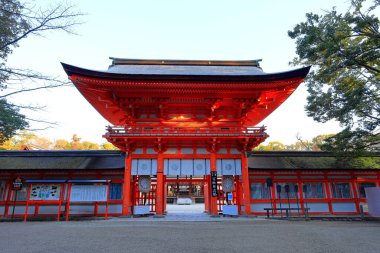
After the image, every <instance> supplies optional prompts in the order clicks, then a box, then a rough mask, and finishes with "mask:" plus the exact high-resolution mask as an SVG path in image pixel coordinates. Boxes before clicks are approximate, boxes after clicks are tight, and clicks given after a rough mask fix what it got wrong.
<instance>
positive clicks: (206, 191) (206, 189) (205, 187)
mask: <svg viewBox="0 0 380 253" xmlns="http://www.w3.org/2000/svg"><path fill="white" fill-rule="evenodd" d="M209 181H210V179H209V176H205V182H204V185H203V194H204V196H205V200H204V201H205V212H207V213H209V212H210V207H209V199H210V197H209V196H210V195H209V194H210V193H209V192H210V191H209Z"/></svg>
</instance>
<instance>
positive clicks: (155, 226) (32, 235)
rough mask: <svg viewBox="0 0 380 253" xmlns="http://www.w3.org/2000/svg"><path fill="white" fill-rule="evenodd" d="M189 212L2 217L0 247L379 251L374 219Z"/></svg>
mask: <svg viewBox="0 0 380 253" xmlns="http://www.w3.org/2000/svg"><path fill="white" fill-rule="evenodd" d="M187 215H188V216H187V217H188V218H189V219H190V217H192V219H195V220H193V221H202V222H183V221H176V222H172V221H169V219H176V218H175V217H177V216H179V214H178V215H175V214H173V215H168V217H167V218H164V219H157V218H147V219H144V218H141V219H139V218H131V219H126V218H124V219H122V218H112V219H110V220H90V221H86V220H82V221H70V222H26V223H24V222H13V223H12V222H3V223H0V227H1V229H0V245H1V247H0V252H1V253H2V252H4V253H5V252H6V253H13V252H15V253H16V252H17V253H19V252H23V253H39V252H49V253H56V252H59V253H60V252H62V253H67V252H74V253H75V252H80V253H96V252H112V253H114V252H123V253H125V252H147V253H148V252H149V253H152V252H176V253H181V252H185V253H194V252H197V253H202V252H205V253H206V252H207V253H210V252H218V253H224V252H226V253H227V252H228V253H230V252H236V253H238V252H239V253H240V252H281V253H294V252H310V253H319V252H334V253H340V252H342V253H358V252H376V253H377V252H380V244H379V242H378V241H379V238H380V223H377V222H335V221H308V222H305V221H284V220H258V219H254V218H250V219H244V218H236V219H233V220H232V219H230V220H225V219H224V218H209V217H207V216H205V215H203V214H199V215H193V214H187ZM181 218H184V217H183V216H182V217H181ZM203 219H212V220H213V221H222V222H210V221H204V220H203ZM137 220H138V221H139V222H136V221H137ZM140 221H141V222H140Z"/></svg>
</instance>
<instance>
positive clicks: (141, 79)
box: [62, 58, 310, 127]
mask: <svg viewBox="0 0 380 253" xmlns="http://www.w3.org/2000/svg"><path fill="white" fill-rule="evenodd" d="M112 59H113V62H112V65H111V66H110V67H109V69H108V70H106V71H95V70H89V69H84V68H79V67H76V66H72V65H68V64H65V63H62V66H63V68H64V70H65V71H66V73H67V75H68V76H69V79H70V80H71V81H72V82H73V83H74V85H75V86H76V87H77V88H78V90H79V91H80V92H81V93H82V95H83V96H84V97H85V98H86V99H87V100H88V101H89V102H90V103H91V104H92V106H94V108H95V109H96V110H97V111H98V112H99V113H100V114H101V115H102V116H103V117H104V118H105V119H107V120H108V121H109V122H110V123H111V124H113V125H120V124H124V123H127V122H138V123H139V124H140V123H141V124H147V123H149V122H155V123H160V124H169V125H172V124H174V123H176V122H177V121H178V120H176V119H175V117H176V116H178V115H182V114H186V115H187V116H186V117H185V118H188V119H189V120H188V121H187V122H185V121H184V120H179V121H178V122H177V123H178V124H180V125H181V126H184V125H186V124H188V125H191V126H193V127H195V126H196V127H199V126H202V125H204V124H209V123H212V124H214V126H217V125H223V124H224V125H231V124H232V125H239V124H243V125H244V126H255V125H257V124H258V123H259V122H261V121H262V120H263V119H264V118H265V117H267V116H268V115H269V114H270V113H272V112H273V111H274V110H275V109H276V108H277V107H278V106H280V105H281V104H282V103H283V102H284V101H285V100H286V99H287V98H288V97H289V96H290V94H292V92H293V91H294V90H295V89H296V88H297V87H298V85H299V84H300V83H301V82H302V81H303V79H304V78H305V77H306V75H307V73H308V72H309V70H310V67H304V68H299V69H295V70H291V71H287V72H280V73H265V72H263V71H262V69H261V68H260V66H259V64H258V60H254V61H183V60H131V59H116V58H112ZM157 98H160V99H161V100H159V101H158V100H157ZM157 101H158V102H157ZM138 104H140V105H138ZM159 106H161V107H159ZM161 108H164V109H161ZM147 113H149V114H150V115H151V116H149V117H147V116H146V115H147ZM188 115H190V116H188ZM197 115H201V117H198V116H197ZM185 123H186V124H185ZM128 124H130V123H128Z"/></svg>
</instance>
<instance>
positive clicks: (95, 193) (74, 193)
mask: <svg viewBox="0 0 380 253" xmlns="http://www.w3.org/2000/svg"><path fill="white" fill-rule="evenodd" d="M70 201H71V202H86V201H88V202H94V201H107V185H73V186H72V187H71V193H70Z"/></svg>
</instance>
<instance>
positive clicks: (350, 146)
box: [288, 0, 380, 153]
mask: <svg viewBox="0 0 380 253" xmlns="http://www.w3.org/2000/svg"><path fill="white" fill-rule="evenodd" d="M364 3H365V0H352V1H351V8H350V9H349V10H348V11H347V12H346V13H344V14H341V13H338V12H337V11H336V9H335V8H333V9H332V10H331V11H329V12H327V13H326V14H325V15H317V14H314V13H308V14H306V21H305V22H302V23H300V24H298V25H296V26H295V27H294V29H293V30H292V31H289V32H288V34H289V36H290V37H291V38H292V39H295V40H296V53H297V55H298V57H297V58H295V59H294V61H293V64H294V65H313V68H312V71H311V72H310V73H309V75H308V77H307V80H306V84H307V86H308V91H309V96H308V104H307V106H306V111H307V114H308V116H311V117H313V118H314V120H316V121H318V122H326V121H329V120H333V119H334V120H337V121H339V122H340V124H341V125H342V126H344V127H345V129H344V130H343V131H342V132H340V133H338V134H337V135H335V136H333V137H331V138H330V139H328V140H327V141H326V143H325V144H324V145H322V148H323V149H327V150H332V151H335V152H351V153H357V152H359V153H360V151H365V150H366V151H368V150H376V149H379V144H380V131H379V126H380V79H379V77H380V32H379V26H380V22H379V19H378V17H377V16H376V15H375V14H374V13H375V12H376V11H377V10H378V6H379V5H380V1H379V0H375V1H373V3H372V5H371V6H370V7H368V8H367V9H366V10H363V9H364V7H363V4H364Z"/></svg>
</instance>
